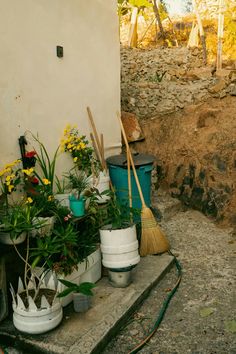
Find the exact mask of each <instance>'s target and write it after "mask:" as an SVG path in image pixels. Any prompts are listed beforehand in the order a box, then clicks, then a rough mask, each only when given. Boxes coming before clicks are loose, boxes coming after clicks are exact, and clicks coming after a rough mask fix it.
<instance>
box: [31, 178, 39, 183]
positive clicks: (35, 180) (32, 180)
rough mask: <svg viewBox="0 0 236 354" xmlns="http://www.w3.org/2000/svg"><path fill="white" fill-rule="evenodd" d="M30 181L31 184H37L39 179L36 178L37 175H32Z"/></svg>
mask: <svg viewBox="0 0 236 354" xmlns="http://www.w3.org/2000/svg"><path fill="white" fill-rule="evenodd" d="M30 182H31V183H32V184H39V180H38V178H37V177H33V178H32V179H31V180H30Z"/></svg>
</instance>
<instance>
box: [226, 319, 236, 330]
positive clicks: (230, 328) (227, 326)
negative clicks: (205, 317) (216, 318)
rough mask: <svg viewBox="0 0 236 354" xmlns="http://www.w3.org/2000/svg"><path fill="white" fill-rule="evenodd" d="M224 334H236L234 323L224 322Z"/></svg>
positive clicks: (235, 323)
mask: <svg viewBox="0 0 236 354" xmlns="http://www.w3.org/2000/svg"><path fill="white" fill-rule="evenodd" d="M225 330H226V332H231V333H236V321H235V320H232V321H225Z"/></svg>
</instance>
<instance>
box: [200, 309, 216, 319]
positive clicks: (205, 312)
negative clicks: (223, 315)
mask: <svg viewBox="0 0 236 354" xmlns="http://www.w3.org/2000/svg"><path fill="white" fill-rule="evenodd" d="M214 312H215V310H214V309H213V308H212V307H204V308H202V309H201V310H200V316H201V317H208V316H210V315H212V314H213V313H214Z"/></svg>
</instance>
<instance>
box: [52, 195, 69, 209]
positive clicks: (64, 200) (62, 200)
mask: <svg viewBox="0 0 236 354" xmlns="http://www.w3.org/2000/svg"><path fill="white" fill-rule="evenodd" d="M69 196H70V193H64V194H56V195H55V199H56V200H58V202H59V204H60V205H61V206H64V207H67V208H68V209H69V208H70V202H69Z"/></svg>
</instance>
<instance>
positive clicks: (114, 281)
mask: <svg viewBox="0 0 236 354" xmlns="http://www.w3.org/2000/svg"><path fill="white" fill-rule="evenodd" d="M108 279H109V283H110V284H111V285H112V286H113V287H115V288H126V287H127V286H129V285H130V284H131V283H132V271H131V269H128V270H125V268H124V270H122V269H120V270H117V271H116V270H111V269H108Z"/></svg>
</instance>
